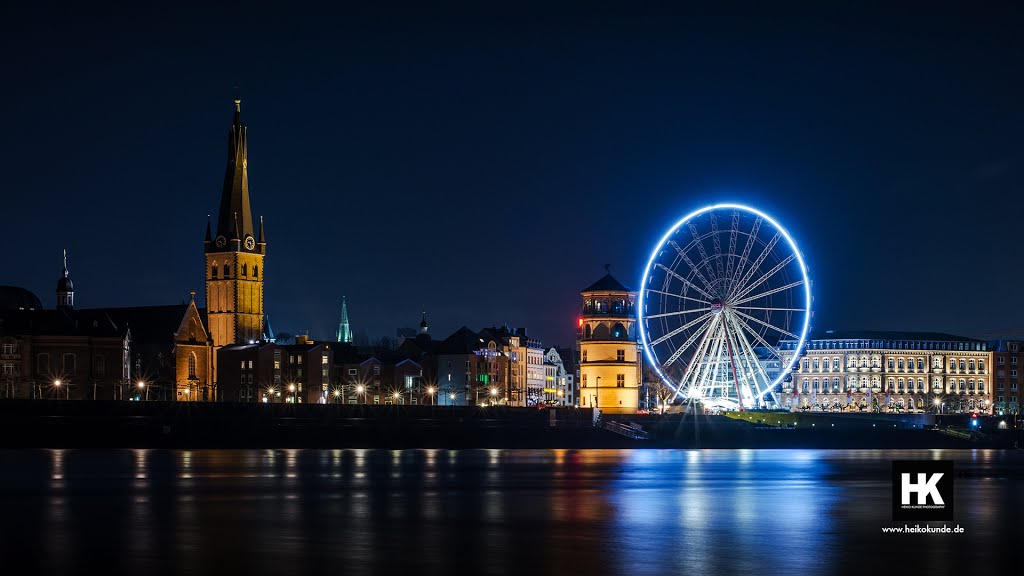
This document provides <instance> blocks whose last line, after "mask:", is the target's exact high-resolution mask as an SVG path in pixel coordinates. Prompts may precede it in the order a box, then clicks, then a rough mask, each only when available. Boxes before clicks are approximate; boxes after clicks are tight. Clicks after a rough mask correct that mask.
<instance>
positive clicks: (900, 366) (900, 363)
mask: <svg viewBox="0 0 1024 576" xmlns="http://www.w3.org/2000/svg"><path fill="white" fill-rule="evenodd" d="M897 365H898V366H899V368H900V370H903V358H900V361H899V362H898V363H897Z"/></svg>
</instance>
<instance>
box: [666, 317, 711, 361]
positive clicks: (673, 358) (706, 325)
mask: <svg viewBox="0 0 1024 576" xmlns="http://www.w3.org/2000/svg"><path fill="white" fill-rule="evenodd" d="M714 321H715V319H714V318H709V319H708V320H707V322H705V323H704V325H703V326H701V327H700V328H698V329H697V330H694V331H693V334H691V335H690V337H689V338H687V339H686V342H683V345H682V346H680V347H679V348H677V349H676V351H675V352H673V353H672V355H671V356H669V357H668V359H667V360H665V364H664V365H665V366H668V365H670V364H672V363H673V362H675V361H676V360H678V359H679V357H680V356H682V355H683V353H684V352H686V351H687V350H689V349H690V346H693V343H694V342H696V341H697V338H699V337H700V336H702V335H704V334H707V330H708V328H710V327H711V323H712V322H714Z"/></svg>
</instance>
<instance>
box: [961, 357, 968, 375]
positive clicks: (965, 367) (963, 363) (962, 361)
mask: <svg viewBox="0 0 1024 576" xmlns="http://www.w3.org/2000/svg"><path fill="white" fill-rule="evenodd" d="M964 370H967V362H964V359H963V358H961V359H960V371H961V372H962V371H964Z"/></svg>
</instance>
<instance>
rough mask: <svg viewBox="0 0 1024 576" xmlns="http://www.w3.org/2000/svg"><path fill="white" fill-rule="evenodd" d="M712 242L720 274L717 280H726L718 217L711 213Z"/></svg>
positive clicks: (716, 266)
mask: <svg viewBox="0 0 1024 576" xmlns="http://www.w3.org/2000/svg"><path fill="white" fill-rule="evenodd" d="M711 241H712V243H713V244H714V247H715V268H716V270H717V272H718V274H717V276H716V280H724V279H725V277H726V276H725V268H724V267H723V266H722V240H721V238H719V237H718V216H716V215H715V213H714V212H712V213H711Z"/></svg>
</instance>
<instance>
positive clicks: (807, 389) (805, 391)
mask: <svg viewBox="0 0 1024 576" xmlns="http://www.w3.org/2000/svg"><path fill="white" fill-rule="evenodd" d="M803 385H804V387H803V390H804V393H805V394H806V393H807V392H810V390H809V387H810V384H809V383H808V380H807V378H804V381H803Z"/></svg>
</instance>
